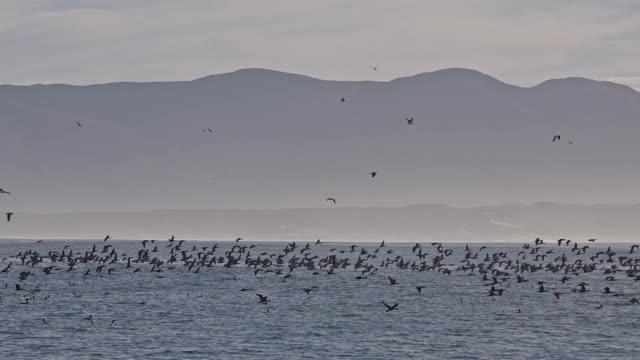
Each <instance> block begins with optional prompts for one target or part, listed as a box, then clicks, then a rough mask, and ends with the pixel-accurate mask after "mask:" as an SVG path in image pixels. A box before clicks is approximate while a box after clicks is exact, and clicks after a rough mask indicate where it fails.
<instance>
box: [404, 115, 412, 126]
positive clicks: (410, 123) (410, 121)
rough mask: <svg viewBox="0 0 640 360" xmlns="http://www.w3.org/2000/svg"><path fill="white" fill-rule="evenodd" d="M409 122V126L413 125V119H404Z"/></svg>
mask: <svg viewBox="0 0 640 360" xmlns="http://www.w3.org/2000/svg"><path fill="white" fill-rule="evenodd" d="M404 120H405V121H406V122H407V125H413V120H414V119H413V118H412V117H411V118H408V119H404Z"/></svg>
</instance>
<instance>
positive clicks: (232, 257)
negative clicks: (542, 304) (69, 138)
mask: <svg viewBox="0 0 640 360" xmlns="http://www.w3.org/2000/svg"><path fill="white" fill-rule="evenodd" d="M372 68H373V70H377V65H376V66H374V67H372ZM339 101H340V102H341V103H345V102H347V99H346V98H344V97H342V98H340V99H339ZM404 121H405V122H406V125H409V126H413V125H414V123H415V119H414V117H407V118H405V119H404ZM75 125H76V126H77V127H79V128H82V127H83V126H84V124H82V123H80V122H79V121H75ZM202 132H204V133H210V134H213V133H214V130H213V129H211V128H205V129H202ZM560 140H561V136H560V135H555V136H553V139H552V142H553V143H555V142H559V141H560ZM569 144H573V142H572V141H569ZM377 175H378V172H377V171H371V172H370V173H369V176H370V177H371V178H375V177H376V176H377ZM0 195H7V196H12V193H11V192H9V191H6V190H4V189H2V188H0ZM325 201H326V202H331V203H333V204H337V201H336V199H335V198H333V197H327V198H326V199H325ZM5 214H6V219H7V221H11V219H12V216H14V213H13V212H11V211H8V212H6V213H5ZM109 240H112V238H111V236H110V235H107V236H105V237H104V239H103V244H102V245H100V246H98V245H97V244H93V245H92V247H91V249H82V250H80V249H74V248H75V247H76V246H77V245H75V244H72V243H69V244H67V245H65V246H64V248H62V249H59V250H56V251H52V250H49V251H46V252H43V253H41V252H40V251H39V250H38V246H36V247H34V248H30V249H26V250H23V251H20V252H19V253H17V254H14V255H13V256H9V257H6V258H3V259H2V261H1V262H0V281H3V282H4V283H5V284H4V289H2V290H1V292H0V294H1V296H0V299H2V298H7V297H9V298H11V295H9V294H7V292H11V293H14V294H19V296H17V298H19V299H20V303H21V304H24V305H31V306H35V305H37V304H38V303H39V302H42V301H54V300H55V299H53V298H51V296H50V295H48V294H44V293H45V292H46V290H45V289H46V288H47V287H46V286H41V284H44V283H46V282H47V281H48V279H50V277H55V276H56V274H57V273H61V272H64V273H69V274H77V277H78V279H79V280H82V281H88V280H89V279H92V278H96V277H99V278H102V277H104V276H114V274H116V275H117V274H119V273H123V272H124V273H130V274H131V275H132V276H133V275H135V274H137V273H140V272H149V273H152V274H155V275H156V276H157V277H163V275H162V273H164V272H170V271H183V272H185V273H188V274H193V275H194V276H195V275H197V274H199V273H201V272H204V271H216V268H244V269H246V271H251V272H253V274H254V275H255V276H264V275H266V274H272V275H273V276H274V277H276V278H278V279H280V281H283V282H286V281H287V279H289V278H291V277H294V276H296V274H297V273H299V272H301V271H308V272H311V273H312V275H315V276H331V275H333V274H336V273H337V272H341V271H345V272H353V273H354V279H355V280H360V281H376V282H378V283H379V284H380V285H381V286H402V285H400V284H402V281H398V280H397V276H398V275H397V274H401V273H402V272H403V271H410V272H431V273H437V274H441V275H443V276H451V275H454V276H455V275H459V276H463V275H464V276H474V277H477V278H478V279H479V282H480V283H481V284H482V285H483V286H484V288H485V289H482V288H479V289H482V290H478V295H485V296H490V297H494V298H496V297H501V296H508V295H509V292H510V289H512V288H513V287H516V286H522V287H524V286H525V285H524V284H526V283H527V282H529V281H532V282H533V283H535V284H536V285H535V287H534V289H533V292H535V293H539V294H540V295H541V296H544V293H548V292H550V293H551V294H553V298H554V299H555V301H561V299H562V298H563V297H564V294H567V293H576V294H588V293H590V292H591V293H595V292H600V293H602V294H605V295H607V296H612V297H619V298H623V299H625V298H626V296H627V295H625V294H623V293H621V292H617V291H615V290H614V289H612V287H611V286H607V287H604V288H603V289H599V290H596V289H593V291H592V289H590V288H589V284H587V283H586V282H585V281H582V280H581V277H582V276H583V274H586V273H598V274H601V275H602V276H604V277H605V280H606V281H610V282H612V283H613V282H614V281H618V280H622V279H625V278H626V279H630V280H632V281H640V258H638V257H635V256H634V254H636V250H638V245H633V246H631V248H630V250H629V251H628V253H625V254H622V253H620V254H618V253H616V252H614V251H612V250H611V248H608V249H607V250H606V251H590V247H589V246H588V245H584V246H580V245H579V244H578V243H577V242H572V241H571V240H568V239H559V240H557V246H556V247H557V248H558V249H562V250H563V251H559V250H556V249H554V247H551V246H549V245H548V244H546V242H545V241H543V240H541V239H536V240H535V241H534V243H533V244H529V243H527V244H525V245H524V246H523V247H522V249H521V251H519V252H518V253H517V254H509V253H507V252H504V251H496V252H492V251H491V249H490V248H488V247H486V246H481V247H478V248H477V249H476V248H472V247H471V246H469V245H466V246H465V248H464V250H462V252H461V253H460V250H455V249H454V248H447V247H445V245H443V244H442V243H435V242H434V243H431V244H430V245H422V244H420V243H417V244H415V245H413V246H412V247H411V255H410V256H401V255H394V250H393V249H391V248H389V247H388V246H386V245H385V243H384V241H383V242H382V243H381V244H379V245H378V246H369V247H368V246H365V245H356V244H352V245H348V246H346V245H345V246H337V245H336V247H335V248H331V249H329V251H326V250H327V249H326V245H324V244H322V243H321V241H320V240H317V241H316V242H315V243H314V244H313V245H312V244H311V243H306V244H305V245H304V246H300V245H298V244H297V243H296V242H291V243H287V244H286V246H285V247H284V248H283V249H282V250H281V251H279V252H271V253H270V252H265V251H262V252H259V251H258V250H257V248H256V245H244V244H243V243H241V240H242V238H237V239H236V240H235V244H233V246H231V247H230V248H228V249H223V246H225V245H224V243H221V244H214V245H213V246H201V245H198V244H193V245H189V246H188V245H187V242H186V241H185V240H176V239H175V237H174V236H171V238H169V239H168V241H166V242H161V241H156V240H144V241H142V242H141V243H140V247H139V248H138V249H137V251H136V252H135V253H132V254H127V253H126V252H124V251H119V250H118V249H117V248H116V245H117V243H116V242H109ZM589 241H590V242H594V241H595V239H590V240H589ZM40 242H41V241H39V242H38V243H40ZM571 243H573V246H572V247H570V244H571ZM456 251H458V252H459V253H457V254H456V256H457V257H456V256H454V253H455V252H456ZM390 269H391V270H393V271H392V272H391V271H389V270H390ZM388 271H389V272H388ZM538 274H551V275H553V276H554V277H556V281H553V282H551V283H550V282H549V281H543V280H537V279H535V278H536V276H537V275H538ZM392 275H396V276H395V277H394V276H392ZM380 279H382V280H380ZM628 281H629V280H628ZM68 286H76V283H75V282H69V283H68ZM410 286H412V287H413V288H414V289H415V291H416V292H417V294H418V295H420V296H422V295H423V292H425V289H429V285H428V284H411V285H410ZM238 291H242V292H244V291H253V289H250V288H245V287H241V288H239V289H238ZM317 291H321V290H320V289H318V288H317V287H308V288H305V289H304V292H305V293H306V295H307V296H311V294H312V292H317ZM75 294H76V293H75V292H74V296H75ZM255 295H256V303H257V304H259V305H269V304H272V303H273V302H277V299H273V298H272V297H271V295H269V294H268V293H266V292H265V291H260V292H256V293H255ZM14 298H16V296H14ZM626 301H627V302H628V303H629V304H640V301H639V300H638V298H636V297H631V298H630V299H627V300H626ZM380 303H381V305H383V306H384V308H382V309H383V310H384V311H385V312H393V311H399V310H401V308H402V305H401V303H399V302H395V303H389V302H387V300H382V301H380ZM144 304H145V302H144V301H143V302H141V303H140V305H144ZM266 312H267V313H268V312H269V309H268V308H267V310H266ZM83 320H84V321H87V322H88V323H91V324H93V323H94V317H93V315H92V314H89V315H88V316H87V317H85V318H83ZM42 323H43V324H45V325H46V324H47V323H48V320H47V319H46V318H43V319H42ZM116 324H117V321H116V319H113V320H112V322H111V325H112V326H115V325H116Z"/></svg>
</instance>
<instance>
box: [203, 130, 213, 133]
mask: <svg viewBox="0 0 640 360" xmlns="http://www.w3.org/2000/svg"><path fill="white" fill-rule="evenodd" d="M207 131H208V132H210V133H213V130H211V129H202V132H207Z"/></svg>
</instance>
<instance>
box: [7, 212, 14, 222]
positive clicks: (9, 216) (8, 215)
mask: <svg viewBox="0 0 640 360" xmlns="http://www.w3.org/2000/svg"><path fill="white" fill-rule="evenodd" d="M6 215H7V222H9V221H11V217H12V216H13V212H8V213H7V214H6Z"/></svg>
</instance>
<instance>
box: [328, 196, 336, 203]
mask: <svg viewBox="0 0 640 360" xmlns="http://www.w3.org/2000/svg"><path fill="white" fill-rule="evenodd" d="M325 201H333V203H334V204H335V203H336V199H334V198H330V197H329V198H327V199H326V200H325Z"/></svg>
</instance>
